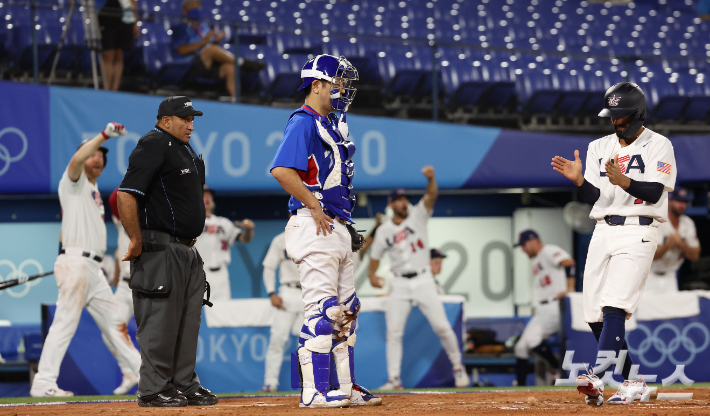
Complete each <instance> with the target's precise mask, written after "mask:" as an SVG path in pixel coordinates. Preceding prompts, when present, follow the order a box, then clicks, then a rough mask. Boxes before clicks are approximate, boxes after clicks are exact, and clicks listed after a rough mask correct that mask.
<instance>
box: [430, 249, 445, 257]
mask: <svg viewBox="0 0 710 416" xmlns="http://www.w3.org/2000/svg"><path fill="white" fill-rule="evenodd" d="M430 257H431V258H432V259H445V258H446V254H444V253H442V252H441V251H439V250H437V249H435V248H432V249H431V254H430Z"/></svg>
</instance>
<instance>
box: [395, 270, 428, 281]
mask: <svg viewBox="0 0 710 416" xmlns="http://www.w3.org/2000/svg"><path fill="white" fill-rule="evenodd" d="M424 272H426V269H422V270H421V271H418V272H407V273H395V274H394V275H395V276H398V277H404V278H407V279H411V278H414V277H417V276H419V275H420V274H422V273H424Z"/></svg>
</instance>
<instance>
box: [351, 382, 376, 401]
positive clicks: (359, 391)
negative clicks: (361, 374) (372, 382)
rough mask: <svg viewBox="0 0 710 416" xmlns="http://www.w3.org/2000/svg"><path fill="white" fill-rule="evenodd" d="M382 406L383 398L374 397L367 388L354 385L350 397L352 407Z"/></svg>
mask: <svg viewBox="0 0 710 416" xmlns="http://www.w3.org/2000/svg"><path fill="white" fill-rule="evenodd" d="M381 404H382V399H381V398H379V397H377V396H373V395H372V393H370V392H369V391H368V390H367V389H366V388H364V387H362V386H358V385H357V384H353V392H352V395H351V396H350V405H351V406H379V405H381Z"/></svg>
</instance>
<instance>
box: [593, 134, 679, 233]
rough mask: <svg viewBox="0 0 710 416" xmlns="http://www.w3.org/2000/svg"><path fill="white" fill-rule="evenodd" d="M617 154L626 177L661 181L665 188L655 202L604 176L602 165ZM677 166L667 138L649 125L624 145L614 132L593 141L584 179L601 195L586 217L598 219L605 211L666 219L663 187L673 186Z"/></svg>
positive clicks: (606, 213)
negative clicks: (637, 195) (634, 194)
mask: <svg viewBox="0 0 710 416" xmlns="http://www.w3.org/2000/svg"><path fill="white" fill-rule="evenodd" d="M617 154H618V155H619V168H620V169H621V172H622V173H623V174H625V175H626V176H628V177H629V178H631V179H634V180H637V181H644V182H658V183H662V184H663V185H664V192H663V194H662V195H661V199H660V200H658V202H657V203H655V204H652V203H650V202H645V201H642V200H640V199H637V198H636V197H633V196H631V195H630V194H628V193H627V192H626V191H625V190H623V189H621V187H619V186H616V185H612V184H611V183H610V182H609V180H608V179H606V169H605V168H604V165H605V164H606V161H607V160H609V159H613V158H614V156H616V155H617ZM677 168H678V167H677V165H676V161H675V155H674V152H673V145H672V144H671V142H670V140H668V139H667V138H666V137H664V136H662V135H660V134H658V133H656V132H654V131H651V130H650V129H648V128H645V129H644V131H643V132H642V133H641V135H640V136H639V137H638V138H637V139H636V140H634V142H633V143H631V144H630V145H628V146H626V147H623V148H622V147H621V145H620V144H619V138H618V137H617V136H616V134H610V135H608V136H605V137H602V138H601V139H597V140H595V141H593V142H592V143H590V144H589V148H588V150H587V164H586V169H585V172H584V179H586V180H587V182H589V183H591V184H592V185H594V186H596V187H597V188H599V190H600V196H599V199H598V200H597V202H596V203H595V204H594V207H593V208H592V212H591V213H590V214H589V217H590V218H592V219H595V220H601V219H604V217H605V216H606V215H622V216H645V217H652V218H655V219H656V220H658V221H659V222H665V221H666V220H667V218H668V193H667V192H665V191H672V190H673V188H674V187H675V179H676V173H677Z"/></svg>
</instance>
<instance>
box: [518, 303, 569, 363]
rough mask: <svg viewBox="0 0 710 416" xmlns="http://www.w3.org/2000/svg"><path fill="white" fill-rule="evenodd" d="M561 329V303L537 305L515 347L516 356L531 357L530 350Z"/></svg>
mask: <svg viewBox="0 0 710 416" xmlns="http://www.w3.org/2000/svg"><path fill="white" fill-rule="evenodd" d="M559 331H560V303H559V302H558V301H552V302H550V303H546V304H544V305H539V306H536V307H535V314H534V315H533V316H532V318H530V321H529V322H528V324H527V326H525V330H523V334H522V335H521V336H520V339H518V342H517V343H516V344H515V348H514V349H513V350H514V352H515V357H516V358H523V359H527V358H530V351H532V349H533V348H535V347H537V346H538V345H540V344H541V343H542V341H544V340H546V339H547V338H550V337H551V336H552V335H553V334H555V333H557V332H559Z"/></svg>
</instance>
